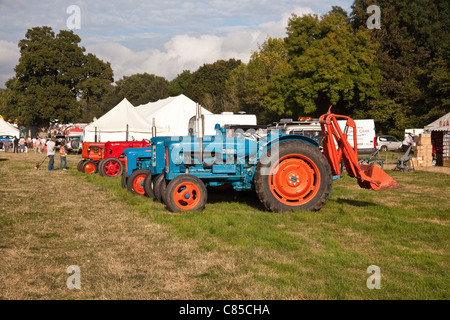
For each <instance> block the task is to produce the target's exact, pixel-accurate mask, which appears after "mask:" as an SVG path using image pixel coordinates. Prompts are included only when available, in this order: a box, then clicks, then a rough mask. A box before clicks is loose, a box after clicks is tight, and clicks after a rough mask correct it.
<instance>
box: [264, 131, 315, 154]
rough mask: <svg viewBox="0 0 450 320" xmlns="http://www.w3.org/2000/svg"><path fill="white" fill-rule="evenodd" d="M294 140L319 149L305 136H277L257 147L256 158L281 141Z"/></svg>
mask: <svg viewBox="0 0 450 320" xmlns="http://www.w3.org/2000/svg"><path fill="white" fill-rule="evenodd" d="M295 140H296V141H303V142H306V143H309V144H311V145H312V146H313V147H315V148H318V147H319V144H318V143H317V142H316V141H314V140H313V139H311V138H309V137H307V136H302V135H295V134H287V135H278V136H276V137H275V138H274V139H270V138H269V139H268V141H267V143H265V144H263V145H261V146H260V147H259V150H258V154H259V157H258V158H260V157H261V156H262V155H264V154H265V153H266V152H267V150H269V149H271V148H272V147H274V146H276V145H278V144H280V143H281V142H283V141H295Z"/></svg>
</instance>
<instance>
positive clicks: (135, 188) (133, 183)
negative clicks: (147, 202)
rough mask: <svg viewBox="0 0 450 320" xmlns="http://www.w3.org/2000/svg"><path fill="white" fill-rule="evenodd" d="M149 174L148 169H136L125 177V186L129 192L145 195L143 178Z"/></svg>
mask: <svg viewBox="0 0 450 320" xmlns="http://www.w3.org/2000/svg"><path fill="white" fill-rule="evenodd" d="M148 174H150V171H149V170H145V169H138V170H136V171H133V173H132V174H131V175H130V176H129V177H128V179H127V188H128V190H129V191H130V192H131V193H134V194H138V195H141V196H143V195H145V190H144V180H145V178H146V177H147V175H148Z"/></svg>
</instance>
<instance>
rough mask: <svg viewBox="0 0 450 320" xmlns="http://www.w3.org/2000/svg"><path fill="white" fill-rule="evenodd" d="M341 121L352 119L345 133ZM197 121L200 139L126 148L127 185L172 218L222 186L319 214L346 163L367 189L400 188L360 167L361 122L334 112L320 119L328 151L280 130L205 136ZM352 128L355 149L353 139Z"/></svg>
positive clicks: (270, 204) (271, 204) (279, 207)
mask: <svg viewBox="0 0 450 320" xmlns="http://www.w3.org/2000/svg"><path fill="white" fill-rule="evenodd" d="M338 118H341V119H345V120H347V125H346V127H345V129H344V132H342V131H341V129H340V127H339V125H338V123H337V119H338ZM197 120H198V121H197V127H196V128H197V132H196V133H195V134H192V135H189V136H183V137H154V138H152V139H151V147H150V148H134V149H126V150H125V155H126V166H127V169H126V171H127V172H126V173H125V175H124V176H123V179H122V185H124V186H125V185H126V187H127V188H128V189H129V190H130V191H132V192H134V193H138V194H146V195H147V196H153V195H154V196H155V197H156V198H157V199H158V200H161V201H162V202H164V203H165V204H166V206H167V208H168V209H169V210H170V211H173V212H176V211H180V210H183V211H186V210H202V209H203V208H204V207H205V204H206V202H207V197H208V192H207V187H213V188H220V187H223V186H230V187H232V188H233V189H234V190H236V191H242V190H254V191H255V192H256V194H257V196H258V198H259V199H260V201H261V202H262V203H263V204H264V206H265V207H266V208H267V209H268V210H270V211H275V212H279V211H288V210H309V211H316V210H319V209H320V208H321V207H322V205H323V204H324V202H325V201H326V200H327V198H328V196H329V194H330V192H331V186H332V181H333V180H334V179H336V178H338V177H341V171H340V170H341V169H340V163H341V159H342V160H343V162H344V164H345V167H346V169H347V172H348V174H349V175H350V176H351V177H355V178H356V179H358V183H359V184H360V186H361V187H362V188H366V189H373V190H380V189H391V188H396V187H399V185H398V183H397V182H396V181H395V180H394V179H392V178H391V177H390V176H389V175H387V174H386V173H385V172H384V171H383V170H381V168H379V167H375V166H365V165H361V166H360V165H359V163H358V156H357V155H358V153H357V147H356V146H357V143H356V131H357V130H356V126H355V123H354V121H353V120H352V119H350V118H348V117H345V116H338V115H334V114H331V113H330V111H329V112H328V113H327V114H325V115H323V116H322V117H320V124H321V128H322V132H323V136H324V138H323V141H322V147H323V151H320V149H319V145H318V143H317V142H316V141H314V140H312V139H310V138H308V137H306V136H301V135H292V134H286V133H284V132H282V131H280V130H274V131H261V130H260V131H255V130H249V131H246V132H244V131H242V130H230V129H226V128H221V127H219V126H217V127H216V132H217V134H216V135H213V136H203V134H202V132H203V130H202V121H201V114H198V115H197ZM350 127H352V128H353V129H354V130H353V133H354V134H353V139H354V140H353V141H355V143H354V147H352V146H351V145H350V144H349V142H348V141H347V131H348V129H349V128H350Z"/></svg>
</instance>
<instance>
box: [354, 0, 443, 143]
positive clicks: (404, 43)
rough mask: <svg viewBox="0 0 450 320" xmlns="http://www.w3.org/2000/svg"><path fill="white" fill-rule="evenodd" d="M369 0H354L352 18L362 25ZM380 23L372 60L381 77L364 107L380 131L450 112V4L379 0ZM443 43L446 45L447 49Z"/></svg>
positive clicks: (374, 32) (393, 131)
mask: <svg viewBox="0 0 450 320" xmlns="http://www.w3.org/2000/svg"><path fill="white" fill-rule="evenodd" d="M371 4H373V1H370V0H355V2H354V3H353V5H352V13H351V21H352V25H353V28H354V29H355V30H366V29H367V26H366V20H367V18H368V14H367V13H366V9H367V7H368V6H369V5H371ZM376 4H377V5H379V6H380V8H381V29H379V30H371V32H370V34H371V38H372V41H374V42H376V43H377V44H378V45H379V46H378V49H377V53H376V60H377V62H378V63H379V64H380V65H381V68H382V74H383V81H382V83H381V86H380V97H379V99H377V100H373V101H371V102H370V103H369V104H368V108H367V109H366V110H363V111H364V113H365V114H366V116H370V117H373V118H374V119H375V121H376V122H377V124H379V125H380V131H381V132H383V133H390V134H394V135H400V136H403V132H404V129H405V128H407V127H419V128H420V127H423V126H424V125H426V124H427V123H429V122H431V121H432V120H434V119H435V118H436V117H437V116H441V115H443V114H444V113H446V112H448V110H449V104H448V99H447V98H446V97H448V93H449V76H448V75H449V67H448V61H449V56H448V43H449V40H450V39H449V30H448V23H447V22H448V21H449V15H450V9H449V8H450V6H449V3H448V1H443V0H433V1H428V0H415V1H406V0H395V1H394V0H379V1H377V3H376ZM446 48H447V49H446Z"/></svg>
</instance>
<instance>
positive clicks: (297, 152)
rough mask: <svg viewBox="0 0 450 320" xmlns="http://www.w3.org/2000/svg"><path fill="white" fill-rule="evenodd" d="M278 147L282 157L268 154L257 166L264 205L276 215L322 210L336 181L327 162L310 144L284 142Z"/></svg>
mask: <svg viewBox="0 0 450 320" xmlns="http://www.w3.org/2000/svg"><path fill="white" fill-rule="evenodd" d="M278 146H279V150H278V151H279V152H278V154H275V153H274V154H272V155H267V154H265V155H264V156H263V157H262V158H261V159H260V162H259V163H258V165H257V166H256V171H255V177H254V184H255V190H256V193H257V194H258V197H259V199H260V201H261V202H262V203H263V204H264V206H265V207H266V208H267V209H269V210H271V211H275V212H280V211H289V210H308V211H317V210H319V209H320V208H321V207H322V205H323V203H324V202H325V201H326V200H327V198H328V195H329V194H330V191H331V183H332V181H333V178H332V174H331V168H330V165H329V164H328V161H327V159H326V158H325V156H324V155H323V154H322V153H321V152H320V151H319V149H318V148H315V147H314V146H312V145H310V144H308V143H306V142H302V141H298V140H296V141H292V140H291V141H282V142H280V144H279V145H278Z"/></svg>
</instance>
